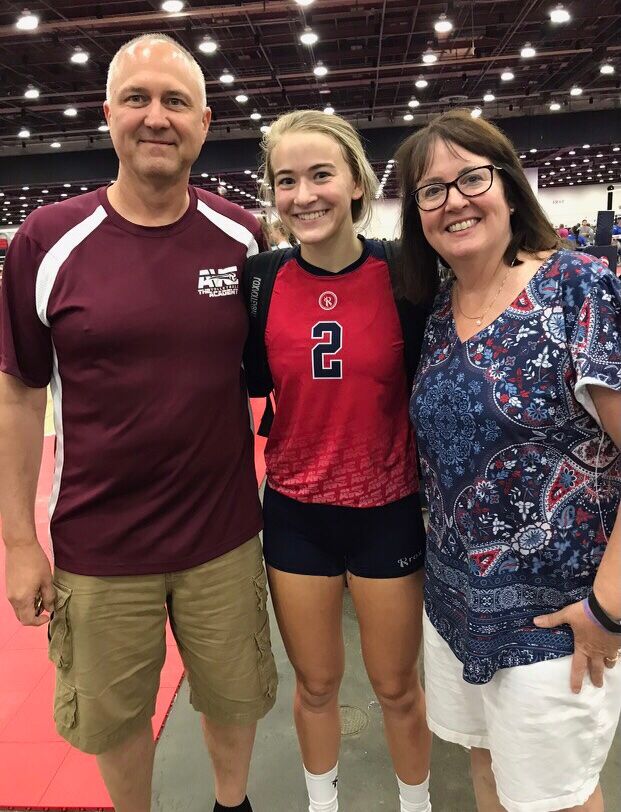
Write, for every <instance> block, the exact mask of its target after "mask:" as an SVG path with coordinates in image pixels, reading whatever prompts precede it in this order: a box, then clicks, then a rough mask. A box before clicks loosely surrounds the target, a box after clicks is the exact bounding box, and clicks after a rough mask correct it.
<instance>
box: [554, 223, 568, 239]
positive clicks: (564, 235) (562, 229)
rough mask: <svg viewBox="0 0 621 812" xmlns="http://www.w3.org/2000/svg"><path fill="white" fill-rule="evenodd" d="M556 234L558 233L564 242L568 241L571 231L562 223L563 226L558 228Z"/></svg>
mask: <svg viewBox="0 0 621 812" xmlns="http://www.w3.org/2000/svg"><path fill="white" fill-rule="evenodd" d="M556 233H557V234H558V236H559V237H560V238H561V239H563V240H566V239H567V237H569V229H568V228H565V226H564V225H563V224H562V223H561V224H560V226H559V227H558V228H557V230H556Z"/></svg>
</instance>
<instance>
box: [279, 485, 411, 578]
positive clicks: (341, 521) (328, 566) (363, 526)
mask: <svg viewBox="0 0 621 812" xmlns="http://www.w3.org/2000/svg"><path fill="white" fill-rule="evenodd" d="M263 554H264V556H265V561H266V562H267V564H269V566H270V567H274V569H277V570H282V571H283V572H292V573H297V574H298V575H342V574H343V573H344V572H345V571H349V572H351V573H352V575H358V576H360V577H361V578H399V577H401V576H403V575H409V574H410V573H412V572H415V571H416V570H418V569H420V568H421V567H422V566H423V564H424V562H425V526H424V524H423V517H422V514H421V509H420V502H419V499H418V494H416V493H415V494H412V495H411V496H406V497H404V498H403V499H398V500H397V501H396V502H391V503H390V504H388V505H382V506H381V507H370V508H353V507H343V506H341V505H320V504H307V503H305V502H298V501H297V500H296V499H290V498H289V497H288V496H284V495H283V494H281V493H278V491H275V490H272V488H270V486H269V485H267V483H266V485H265V495H264V498H263Z"/></svg>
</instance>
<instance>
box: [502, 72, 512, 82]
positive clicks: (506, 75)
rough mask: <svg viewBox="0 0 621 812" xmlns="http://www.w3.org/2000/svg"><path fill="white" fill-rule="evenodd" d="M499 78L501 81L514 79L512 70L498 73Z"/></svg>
mask: <svg viewBox="0 0 621 812" xmlns="http://www.w3.org/2000/svg"><path fill="white" fill-rule="evenodd" d="M500 78H501V79H502V81H503V82H510V81H511V80H512V79H515V74H514V73H513V71H510V70H503V72H502V73H501V74H500Z"/></svg>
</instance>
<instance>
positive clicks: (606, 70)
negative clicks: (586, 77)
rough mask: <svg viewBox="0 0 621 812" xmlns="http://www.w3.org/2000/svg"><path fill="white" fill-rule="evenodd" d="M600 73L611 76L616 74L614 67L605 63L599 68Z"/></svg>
mask: <svg viewBox="0 0 621 812" xmlns="http://www.w3.org/2000/svg"><path fill="white" fill-rule="evenodd" d="M599 72H600V73H604V74H610V73H614V72H615V67H614V65H611V64H610V62H603V63H602V64H601V65H600V66H599Z"/></svg>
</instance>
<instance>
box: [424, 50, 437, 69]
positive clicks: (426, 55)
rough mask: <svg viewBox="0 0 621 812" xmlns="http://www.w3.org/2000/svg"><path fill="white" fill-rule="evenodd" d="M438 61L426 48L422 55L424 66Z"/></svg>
mask: <svg viewBox="0 0 621 812" xmlns="http://www.w3.org/2000/svg"><path fill="white" fill-rule="evenodd" d="M437 61H438V55H437V54H434V52H433V51H432V50H431V48H427V50H426V51H425V53H424V54H423V62H424V63H425V64H426V65H433V63H434V62H437Z"/></svg>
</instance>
